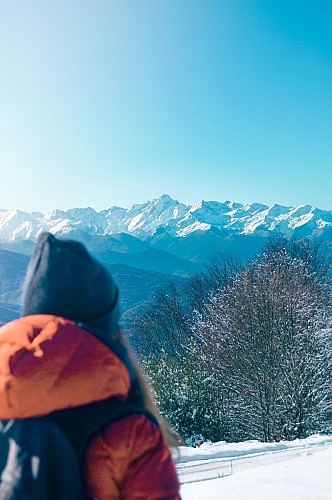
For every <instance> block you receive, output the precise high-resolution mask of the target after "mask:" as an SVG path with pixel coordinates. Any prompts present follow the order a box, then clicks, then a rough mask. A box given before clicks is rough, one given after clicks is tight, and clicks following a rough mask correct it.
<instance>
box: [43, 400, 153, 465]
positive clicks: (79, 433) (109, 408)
mask: <svg viewBox="0 0 332 500" xmlns="http://www.w3.org/2000/svg"><path fill="white" fill-rule="evenodd" d="M132 414H142V415H145V416H146V417H148V418H149V419H150V420H151V421H152V422H154V423H155V424H156V425H157V426H158V427H159V424H158V421H157V420H156V418H155V417H154V415H152V413H151V412H149V411H148V410H147V409H146V408H144V407H143V406H138V405H136V404H133V403H130V402H129V401H122V400H120V399H118V398H110V399H106V400H104V401H98V402H96V403H90V404H88V405H84V406H79V407H76V408H70V409H67V410H60V411H56V412H53V413H52V414H51V415H49V417H48V418H50V419H51V420H53V421H54V422H55V423H56V424H57V425H58V426H59V427H60V428H61V429H62V430H63V432H64V433H65V434H66V435H67V437H68V438H69V439H70V441H71V443H72V445H73V447H74V449H75V451H76V454H77V456H78V457H79V458H80V459H82V458H83V454H84V450H85V448H86V446H87V444H88V442H89V441H90V439H91V437H92V436H93V435H94V434H95V433H96V432H98V431H99V430H101V429H102V428H103V427H104V426H105V425H107V424H109V423H111V422H115V421H117V420H120V419H121V418H123V417H126V416H127V415H132Z"/></svg>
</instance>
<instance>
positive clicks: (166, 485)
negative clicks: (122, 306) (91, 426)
mask: <svg viewBox="0 0 332 500" xmlns="http://www.w3.org/2000/svg"><path fill="white" fill-rule="evenodd" d="M118 320H119V304H118V290H117V288H116V286H115V284H114V282H113V280H112V278H111V276H110V274H109V273H108V271H107V269H106V268H105V267H104V266H103V265H102V264H101V263H100V262H98V261H97V260H96V259H95V258H93V257H92V256H91V255H90V254H89V253H88V251H87V250H86V248H85V247H84V245H82V244H81V243H79V242H77V241H73V240H59V239H57V238H56V237H55V236H53V235H52V234H50V233H42V234H41V235H40V236H39V238H38V240H37V242H36V245H35V249H34V254H33V256H32V258H31V261H30V264H29V267H28V271H27V275H26V279H25V286H24V295H23V315H22V317H21V318H20V319H18V320H15V321H13V322H11V323H8V324H7V325H4V326H3V327H2V328H1V329H0V376H1V384H0V419H1V420H3V419H7V420H9V419H25V418H31V417H40V416H47V415H51V416H52V415H53V414H56V412H59V411H66V410H71V409H73V408H74V409H77V411H78V412H79V411H80V408H81V407H85V408H86V406H87V405H88V407H90V406H91V408H93V407H94V406H93V405H95V404H96V403H98V402H103V401H107V400H110V401H111V402H112V401H113V400H116V401H120V402H129V403H130V404H133V405H137V407H139V408H142V411H140V412H138V413H135V412H132V413H130V414H127V415H124V416H122V417H121V418H118V419H116V420H114V421H112V422H109V423H106V424H105V425H104V426H103V427H102V428H101V429H99V430H98V431H97V432H96V433H95V434H94V435H93V436H92V438H91V439H90V441H89V442H88V444H87V446H86V447H85V449H84V456H83V460H82V474H83V483H84V490H85V491H84V493H85V495H86V497H87V498H90V499H98V500H110V499H112V500H113V499H114V500H116V499H124V500H127V499H146V500H150V499H151V500H158V499H160V500H161V499H163V500H178V499H180V496H179V482H178V478H177V475H176V472H175V468H174V465H173V462H172V458H171V454H170V449H169V447H168V445H167V444H166V442H167V439H168V437H167V436H168V434H167V430H165V429H164V428H163V422H162V420H161V419H160V417H159V415H158V412H157V410H156V407H155V405H154V403H153V398H152V395H151V390H150V388H149V386H148V384H147V382H146V381H145V379H144V377H143V376H142V373H141V372H140V370H139V368H138V366H137V364H136V363H135V361H134V359H133V356H132V353H131V350H130V348H129V346H128V344H127V342H126V340H125V337H124V335H123V333H122V332H121V330H120V329H119V326H118ZM78 414H79V413H78ZM151 414H152V416H153V417H154V418H155V420H154V418H149V415H151ZM157 421H158V422H159V424H158V423H157ZM77 425H79V424H77ZM168 443H170V441H169V442H168ZM51 452H52V451H51V450H50V453H51ZM68 500H69V499H68Z"/></svg>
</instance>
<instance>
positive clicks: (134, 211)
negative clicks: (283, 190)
mask: <svg viewBox="0 0 332 500" xmlns="http://www.w3.org/2000/svg"><path fill="white" fill-rule="evenodd" d="M42 231H50V232H52V233H53V234H56V235H57V236H58V237H70V238H74V239H77V240H79V241H82V242H83V243H85V244H86V245H87V247H88V248H89V250H90V251H91V252H92V253H93V254H94V255H95V256H96V257H97V258H98V259H99V260H101V261H102V262H103V263H105V265H107V266H108V268H109V270H110V272H111V274H112V275H113V277H114V279H115V282H116V283H117V284H118V286H119V289H120V291H121V293H120V299H121V308H122V311H123V312H124V315H123V318H124V319H123V321H124V324H126V321H127V320H126V317H128V318H131V316H132V315H133V314H134V313H133V311H134V310H138V309H139V308H140V307H144V304H145V303H146V301H147V300H148V297H149V296H150V295H151V294H153V293H154V291H155V290H157V289H159V288H160V287H161V286H162V285H163V283H166V282H167V280H168V279H169V275H173V278H172V279H175V280H177V282H178V283H181V282H182V280H185V279H186V276H187V275H188V274H191V273H193V272H199V271H200V270H202V268H203V269H204V266H205V264H206V263H207V262H208V261H209V259H210V258H211V257H213V256H214V255H215V254H219V253H226V254H233V255H235V256H236V257H238V258H240V259H242V260H247V259H248V258H251V257H254V256H255V255H256V254H257V253H259V252H260V251H261V249H262V247H263V245H264V243H265V242H266V241H267V238H268V237H269V236H273V235H279V234H281V235H284V236H286V237H287V238H290V237H292V236H295V237H297V238H303V237H310V238H313V239H315V240H317V242H320V243H323V244H324V245H325V246H326V248H327V249H328V251H330V252H331V254H332V211H324V210H320V209H318V208H315V207H311V206H308V205H303V206H299V207H283V206H281V205H272V206H266V205H262V204H260V203H253V204H250V205H242V204H240V203H234V202H230V201H226V202H224V203H220V202H217V201H201V202H198V203H196V204H194V205H193V206H189V205H185V204H183V203H179V202H178V201H177V200H174V199H172V198H171V197H170V196H168V195H163V196H161V197H160V198H157V199H154V200H152V201H147V202H146V203H143V204H138V205H133V206H132V207H131V208H129V209H126V208H121V207H112V208H110V209H108V210H103V211H101V212H96V211H95V210H94V209H93V208H73V209H70V210H67V211H65V212H64V211H60V210H57V209H55V210H52V211H51V212H49V213H47V214H42V213H40V212H33V213H25V212H22V211H19V210H0V278H1V279H0V324H2V323H4V322H6V321H9V320H11V319H14V318H15V317H17V316H18V315H19V310H20V304H21V295H22V283H23V279H24V275H25V272H26V267H27V265H28V261H29V254H31V252H32V250H33V246H34V241H35V239H36V238H37V237H38V235H39V234H40V233H41V232H42ZM22 254H24V255H22Z"/></svg>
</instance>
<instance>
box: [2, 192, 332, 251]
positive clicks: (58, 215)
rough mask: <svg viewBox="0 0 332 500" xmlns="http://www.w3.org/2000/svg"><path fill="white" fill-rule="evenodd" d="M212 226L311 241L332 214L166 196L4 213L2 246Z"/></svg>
mask: <svg viewBox="0 0 332 500" xmlns="http://www.w3.org/2000/svg"><path fill="white" fill-rule="evenodd" d="M211 227H215V228H217V229H226V230H228V231H230V232H234V233H237V234H247V235H268V234H270V233H271V231H273V232H277V233H280V234H285V235H287V236H290V235H292V234H293V233H294V232H297V231H300V234H301V235H307V236H310V235H312V234H317V231H320V233H321V232H322V231H325V230H327V229H331V228H332V211H328V210H321V209H318V208H316V207H312V206H310V205H301V206H297V207H285V206H282V205H278V204H274V205H271V206H267V205H263V204H261V203H251V204H248V203H247V204H241V203H235V202H232V201H225V202H218V201H204V200H201V201H199V202H197V203H195V204H194V205H192V206H190V205H186V204H183V203H180V202H179V201H178V200H175V199H173V198H171V197H170V196H169V195H167V194H164V195H162V196H160V197H159V198H155V199H153V200H148V201H146V202H145V203H140V204H135V205H132V206H131V207H130V208H122V207H117V206H113V207H111V208H109V209H107V210H103V211H101V212H97V211H96V210H94V209H93V208H91V207H86V208H72V209H70V210H67V211H61V210H58V209H54V210H51V211H50V212H48V213H47V214H46V215H43V214H42V213H40V212H33V213H26V212H22V211H19V210H16V209H13V210H4V209H3V210H1V209H0V241H8V242H15V241H16V242H17V241H22V240H24V239H29V240H34V239H35V238H36V237H38V235H39V234H40V233H41V232H42V231H51V232H52V233H54V234H58V235H70V236H71V237H75V235H77V237H80V238H83V236H82V235H84V234H85V235H86V236H87V237H88V236H89V235H90V236H91V235H112V234H115V233H127V234H132V235H133V236H136V237H139V238H140V237H142V238H143V239H144V238H145V237H146V235H150V234H156V232H157V231H159V232H160V231H165V232H167V234H168V235H169V236H170V237H181V238H184V237H186V236H188V235H190V234H192V233H195V232H198V231H207V230H209V229H210V228H211Z"/></svg>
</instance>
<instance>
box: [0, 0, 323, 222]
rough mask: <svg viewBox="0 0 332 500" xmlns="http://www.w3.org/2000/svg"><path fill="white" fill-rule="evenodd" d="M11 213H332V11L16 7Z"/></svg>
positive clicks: (4, 135) (2, 31)
mask: <svg viewBox="0 0 332 500" xmlns="http://www.w3.org/2000/svg"><path fill="white" fill-rule="evenodd" d="M0 141H1V142H0V169H1V170H0V173H1V182H0V207H2V208H12V207H15V208H20V209H22V210H27V211H32V210H40V211H42V212H45V211H48V210H50V209H51V208H55V207H57V208H61V209H68V208H70V207H75V206H81V207H86V206H92V207H94V208H95V209H97V210H101V209H105V208H109V207H110V206H112V205H120V206H125V207H128V206H130V205H132V204H133V203H140V202H143V201H146V200H147V199H152V198H155V197H158V196H160V195H161V194H163V193H168V194H170V195H171V196H173V197H174V198H177V199H179V201H183V202H185V203H194V202H195V201H199V200H201V199H205V200H218V201H224V200H228V199H229V200H233V201H238V202H242V203H245V202H253V201H260V202H263V203H266V204H272V203H275V202H276V203H280V204H284V205H291V206H292V205H299V204H306V203H308V204H312V205H316V206H318V207H321V208H325V209H332V200H331V188H332V168H331V158H332V2H331V1H330V0H315V1H313V0H215V1H214V0H47V1H45V0H29V1H27V0H11V1H8V0H0Z"/></svg>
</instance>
